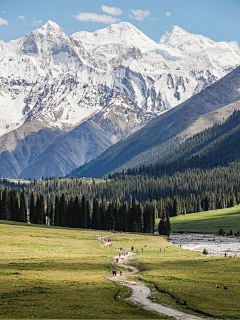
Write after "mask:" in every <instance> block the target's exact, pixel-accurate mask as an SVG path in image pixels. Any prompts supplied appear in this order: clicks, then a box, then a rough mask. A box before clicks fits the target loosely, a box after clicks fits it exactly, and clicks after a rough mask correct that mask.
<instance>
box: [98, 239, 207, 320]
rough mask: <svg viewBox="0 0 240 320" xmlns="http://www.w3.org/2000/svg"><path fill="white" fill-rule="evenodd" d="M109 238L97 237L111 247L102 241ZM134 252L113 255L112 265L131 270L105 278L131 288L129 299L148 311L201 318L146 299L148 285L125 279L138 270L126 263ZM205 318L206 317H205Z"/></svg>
mask: <svg viewBox="0 0 240 320" xmlns="http://www.w3.org/2000/svg"><path fill="white" fill-rule="evenodd" d="M111 236H112V235H111ZM106 238H109V236H106V237H98V238H97V239H98V240H100V241H102V243H103V245H104V246H108V247H112V243H111V242H107V241H104V239H106ZM134 254H135V253H133V252H128V254H125V255H124V254H122V255H121V257H119V255H117V256H115V257H114V260H113V262H112V265H113V266H114V267H115V266H118V267H122V268H125V269H130V270H132V271H131V272H124V273H123V274H122V276H120V275H117V276H112V275H110V276H106V277H105V278H106V279H108V280H111V281H114V282H119V283H121V284H123V285H125V286H126V287H129V288H131V289H132V294H131V297H130V300H131V301H133V302H135V303H138V304H140V305H141V306H142V307H143V308H144V309H146V310H150V311H155V312H157V313H159V314H161V315H167V316H170V317H173V318H175V319H177V320H199V319H203V318H202V317H201V318H200V317H197V316H193V315H191V314H187V313H184V312H182V311H179V310H177V309H173V308H169V307H165V306H163V305H161V304H158V303H155V302H152V301H151V300H149V299H148V297H149V296H151V291H150V289H149V288H148V287H146V286H145V285H143V284H141V283H138V282H136V281H129V280H126V276H134V275H136V274H137V273H138V272H139V270H138V269H137V268H136V267H133V266H130V265H129V264H128V263H129V262H131V260H133V259H132V256H133V255H134ZM116 258H119V262H118V263H117V262H116ZM205 319H206V318H205Z"/></svg>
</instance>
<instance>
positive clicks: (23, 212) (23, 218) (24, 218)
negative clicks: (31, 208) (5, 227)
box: [18, 191, 27, 222]
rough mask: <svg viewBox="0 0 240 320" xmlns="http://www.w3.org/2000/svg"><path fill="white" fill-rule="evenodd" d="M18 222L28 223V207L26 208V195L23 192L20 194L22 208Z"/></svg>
mask: <svg viewBox="0 0 240 320" xmlns="http://www.w3.org/2000/svg"><path fill="white" fill-rule="evenodd" d="M18 221H20V222H27V206H26V201H25V195H24V192H23V191H22V192H21V193H20V208H19V218H18Z"/></svg>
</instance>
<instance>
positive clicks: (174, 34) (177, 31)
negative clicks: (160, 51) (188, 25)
mask: <svg viewBox="0 0 240 320" xmlns="http://www.w3.org/2000/svg"><path fill="white" fill-rule="evenodd" d="M187 35H190V33H188V32H187V31H185V30H184V29H182V28H180V27H178V26H173V30H172V31H171V32H170V33H169V32H167V31H166V33H165V34H164V35H163V36H162V38H161V39H160V41H159V43H161V44H166V43H167V42H169V41H170V40H172V39H173V38H179V37H182V36H187Z"/></svg>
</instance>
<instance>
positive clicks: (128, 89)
mask: <svg viewBox="0 0 240 320" xmlns="http://www.w3.org/2000/svg"><path fill="white" fill-rule="evenodd" d="M238 64H240V50H239V48H238V46H237V45H236V44H235V43H226V42H219V43H216V42H213V41H212V40H210V39H207V38H205V37H203V36H200V35H193V34H189V33H187V32H186V31H184V30H183V29H181V28H178V27H174V29H173V31H172V32H171V33H170V34H167V35H165V36H163V37H162V39H161V40H160V42H159V43H156V42H154V41H153V40H151V39H149V38H148V37H147V36H146V35H144V34H143V33H142V32H141V31H139V30H138V29H137V28H135V27H134V26H133V25H131V24H130V23H126V22H121V23H119V24H115V25H111V26H109V27H107V28H105V29H101V30H97V31H95V32H94V33H88V32H78V33H76V34H74V35H72V36H68V35H67V34H66V33H65V32H64V31H63V30H62V29H61V28H60V27H59V26H58V25H57V24H56V23H54V22H52V21H48V22H47V23H46V24H45V25H43V26H42V27H41V28H39V29H36V30H34V31H33V32H31V33H29V34H27V35H26V36H25V37H23V38H21V39H17V40H12V41H10V42H9V43H4V42H3V41H0V112H1V119H0V160H1V161H0V163H1V165H0V175H1V176H4V177H13V178H15V177H22V176H24V177H26V178H29V177H31V178H40V177H41V176H42V175H45V176H46V175H48V176H49V175H54V174H55V175H61V176H62V175H65V174H67V172H69V171H71V170H72V169H73V168H74V167H77V166H80V165H82V164H84V163H85V162H88V161H90V160H91V159H93V158H94V157H96V156H98V155H99V154H100V153H101V152H103V151H104V150H106V148H108V147H109V146H111V145H112V144H113V143H116V142H118V141H120V140H121V139H123V138H125V137H127V136H128V135H130V134H131V133H133V132H135V131H136V130H137V129H139V128H141V127H143V126H144V125H145V124H146V123H147V122H148V121H150V120H151V119H152V118H154V117H156V116H157V115H159V114H161V113H162V112H163V111H165V110H168V109H171V108H172V107H174V106H176V105H178V104H179V103H181V102H183V101H185V100H186V99H188V98H189V97H191V96H192V95H193V94H196V93H197V92H200V91H201V90H202V89H203V88H205V87H207V86H209V85H210V84H212V83H213V82H215V81H216V80H218V79H219V78H221V77H222V76H224V75H225V74H227V73H228V72H229V71H230V70H231V69H232V68H234V67H236V66H237V65H238ZM73 141H74V143H73ZM57 146H58V147H57ZM60 150H61V154H62V155H64V157H63V156H60ZM53 158H54V159H55V160H53Z"/></svg>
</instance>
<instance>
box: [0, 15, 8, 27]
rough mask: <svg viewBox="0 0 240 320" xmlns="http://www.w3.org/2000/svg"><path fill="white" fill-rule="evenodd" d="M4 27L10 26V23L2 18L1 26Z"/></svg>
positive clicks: (0, 20)
mask: <svg viewBox="0 0 240 320" xmlns="http://www.w3.org/2000/svg"><path fill="white" fill-rule="evenodd" d="M2 25H5V26H8V22H7V20H6V19H3V18H1V17H0V26H2Z"/></svg>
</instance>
